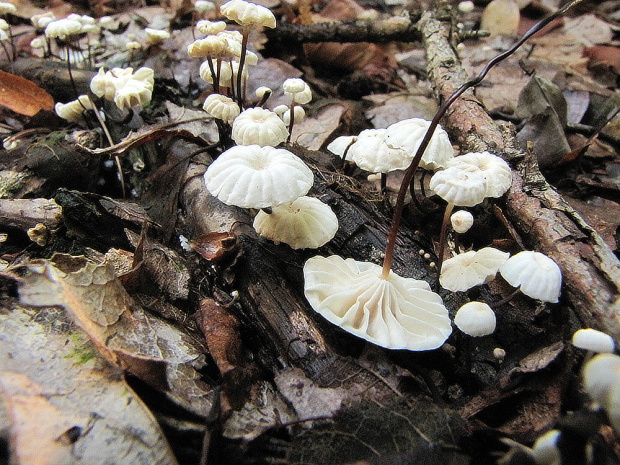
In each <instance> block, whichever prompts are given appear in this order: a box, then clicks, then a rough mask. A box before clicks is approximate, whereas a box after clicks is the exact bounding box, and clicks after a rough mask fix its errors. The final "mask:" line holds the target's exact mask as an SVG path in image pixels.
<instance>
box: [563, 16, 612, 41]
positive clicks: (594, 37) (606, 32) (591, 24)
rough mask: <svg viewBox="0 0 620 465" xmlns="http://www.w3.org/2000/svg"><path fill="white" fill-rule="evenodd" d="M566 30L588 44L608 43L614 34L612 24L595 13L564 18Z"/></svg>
mask: <svg viewBox="0 0 620 465" xmlns="http://www.w3.org/2000/svg"><path fill="white" fill-rule="evenodd" d="M564 31H565V32H566V33H567V34H569V35H571V36H573V37H574V38H576V39H577V40H578V41H579V42H580V43H581V44H583V45H586V46H591V45H595V44H606V43H608V42H611V41H612V40H613V36H614V33H613V31H612V29H611V25H610V24H609V23H607V22H605V21H603V20H602V19H600V18H598V17H597V16H596V15H593V14H588V15H580V16H577V17H576V18H570V17H567V18H566V19H565V20H564Z"/></svg>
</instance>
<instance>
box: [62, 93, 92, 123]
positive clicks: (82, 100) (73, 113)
mask: <svg viewBox="0 0 620 465" xmlns="http://www.w3.org/2000/svg"><path fill="white" fill-rule="evenodd" d="M92 109H93V103H92V102H91V100H90V97H88V95H80V96H79V97H78V98H77V100H72V101H70V102H68V103H61V102H58V103H56V105H55V106H54V110H55V111H56V114H57V115H58V116H60V117H61V118H62V119H66V120H67V121H70V122H72V123H75V122H77V121H80V120H81V119H82V114H83V113H84V111H85V110H92Z"/></svg>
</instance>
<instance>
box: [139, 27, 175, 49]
mask: <svg viewBox="0 0 620 465" xmlns="http://www.w3.org/2000/svg"><path fill="white" fill-rule="evenodd" d="M144 32H146V43H147V44H149V45H157V44H160V43H162V42H163V41H164V40H166V39H169V38H170V33H169V32H168V31H164V30H163V29H153V28H150V27H147V28H146V29H144Z"/></svg>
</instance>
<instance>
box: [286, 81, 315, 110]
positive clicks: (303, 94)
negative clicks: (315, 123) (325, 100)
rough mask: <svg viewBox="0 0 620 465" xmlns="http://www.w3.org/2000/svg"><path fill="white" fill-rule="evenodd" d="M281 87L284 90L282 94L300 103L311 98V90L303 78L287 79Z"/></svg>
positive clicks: (306, 101) (303, 103) (304, 102)
mask: <svg viewBox="0 0 620 465" xmlns="http://www.w3.org/2000/svg"><path fill="white" fill-rule="evenodd" d="M282 89H283V90H284V95H286V96H287V97H288V98H290V99H291V100H292V101H293V102H295V103H298V104H300V105H305V104H306V103H308V102H310V100H312V90H311V89H310V86H309V85H308V84H306V82H305V81H304V80H303V79H299V78H290V79H287V80H286V81H284V83H283V84H282Z"/></svg>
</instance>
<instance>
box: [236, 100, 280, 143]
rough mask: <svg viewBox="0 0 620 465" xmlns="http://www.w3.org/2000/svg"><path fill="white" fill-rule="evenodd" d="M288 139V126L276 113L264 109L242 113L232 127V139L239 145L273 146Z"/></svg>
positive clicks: (254, 109)
mask: <svg viewBox="0 0 620 465" xmlns="http://www.w3.org/2000/svg"><path fill="white" fill-rule="evenodd" d="M287 137H288V129H286V125H285V124H284V122H283V121H282V120H281V119H280V117H279V116H278V115H276V114H275V113H274V112H272V111H269V110H266V109H264V108H248V109H247V110H244V111H242V112H241V113H240V114H239V116H237V118H235V121H234V122H233V125H232V138H233V140H234V141H235V142H236V143H237V144H239V145H260V146H261V147H264V146H267V145H269V146H272V147H275V146H276V145H278V144H280V143H282V142H284V141H285V140H286V138H287Z"/></svg>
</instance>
